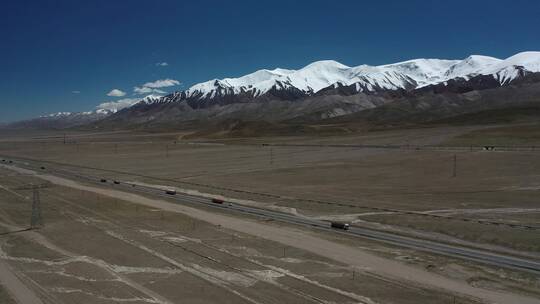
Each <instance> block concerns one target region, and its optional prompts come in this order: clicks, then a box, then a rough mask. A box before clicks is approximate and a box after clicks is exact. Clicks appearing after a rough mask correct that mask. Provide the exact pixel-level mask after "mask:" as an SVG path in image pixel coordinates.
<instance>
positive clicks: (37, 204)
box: [30, 186, 43, 229]
mask: <svg viewBox="0 0 540 304" xmlns="http://www.w3.org/2000/svg"><path fill="white" fill-rule="evenodd" d="M33 192H34V200H33V202H32V217H31V218H30V227H31V228H32V229H35V228H39V227H40V226H43V218H42V217H41V201H40V199H39V189H38V187H36V186H34V189H33Z"/></svg>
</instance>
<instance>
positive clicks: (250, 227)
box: [16, 169, 540, 304]
mask: <svg viewBox="0 0 540 304" xmlns="http://www.w3.org/2000/svg"><path fill="white" fill-rule="evenodd" d="M16 170H17V171H19V172H20V173H26V174H34V172H33V171H29V170H24V169H16ZM37 177H39V178H42V179H45V180H47V181H49V182H52V183H54V184H58V185H62V186H66V187H70V188H74V189H80V190H85V191H90V192H95V193H99V194H101V195H106V196H109V197H115V198H119V199H122V200H127V201H131V202H134V203H137V204H141V205H146V206H150V207H153V208H159V209H162V210H166V211H170V212H178V213H183V214H187V215H189V216H190V217H193V218H196V219H200V220H204V221H206V222H210V223H212V224H217V225H221V226H222V227H225V228H229V229H233V230H237V231H241V232H244V233H248V234H252V235H255V236H258V237H261V238H264V239H269V240H273V241H277V242H279V243H282V244H286V245H289V246H293V247H296V248H301V249H304V250H307V251H310V252H313V253H316V254H318V255H320V256H324V257H327V258H330V259H333V260H337V261H340V262H343V263H347V264H349V265H351V266H354V267H357V268H360V269H363V270H366V271H369V272H374V273H377V274H380V275H383V276H386V277H390V278H395V279H400V280H408V281H412V282H415V283H417V284H420V285H422V286H429V287H434V288H438V289H443V290H449V291H452V292H456V293H459V294H463V295H467V296H470V297H475V298H481V299H483V300H486V301H488V302H492V303H524V304H528V303H531V304H532V303H540V299H535V298H531V297H526V296H521V295H517V294H510V293H502V292H497V291H491V290H486V289H481V288H476V287H472V286H469V285H467V284H466V283H464V282H459V281H454V280H451V279H448V278H445V277H442V276H439V275H436V274H433V273H429V272H426V271H424V270H420V269H418V268H415V267H411V266H407V265H404V264H402V263H399V262H396V261H392V260H389V259H385V258H381V257H377V256H375V255H372V254H370V253H367V252H365V251H363V250H360V249H357V248H353V247H349V246H345V245H341V244H337V243H334V242H330V241H327V240H324V239H321V238H319V237H317V236H315V235H313V234H311V233H308V232H305V231H300V230H296V229H290V228H283V227H276V226H273V225H265V224H261V223H257V222H254V221H250V220H244V219H238V218H235V217H230V216H226V215H220V214H214V213H211V212H207V211H203V210H199V209H195V208H190V207H185V206H182V205H177V204H173V203H169V202H166V201H163V200H157V199H149V198H146V197H143V196H139V195H134V194H130V193H126V192H121V191H117V190H110V189H102V188H97V187H90V186H85V185H82V184H79V183H77V182H74V181H70V180H67V179H63V178H59V177H55V176H51V175H37Z"/></svg>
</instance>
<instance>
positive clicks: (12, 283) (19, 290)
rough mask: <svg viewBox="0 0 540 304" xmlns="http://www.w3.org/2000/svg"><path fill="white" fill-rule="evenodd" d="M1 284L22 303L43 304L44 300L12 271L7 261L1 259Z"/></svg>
mask: <svg viewBox="0 0 540 304" xmlns="http://www.w3.org/2000/svg"><path fill="white" fill-rule="evenodd" d="M0 285H2V286H4V287H5V288H6V289H7V290H8V291H9V293H10V295H11V296H12V297H13V298H14V299H15V301H17V303H21V304H43V302H42V301H41V300H40V299H39V298H38V297H37V296H36V294H34V292H33V291H32V290H30V289H29V288H28V287H26V285H24V283H23V282H21V280H19V278H18V277H17V276H16V275H15V273H13V272H12V271H11V268H10V267H9V265H7V263H5V262H4V261H2V260H0Z"/></svg>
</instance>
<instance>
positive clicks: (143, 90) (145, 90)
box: [133, 87, 167, 94]
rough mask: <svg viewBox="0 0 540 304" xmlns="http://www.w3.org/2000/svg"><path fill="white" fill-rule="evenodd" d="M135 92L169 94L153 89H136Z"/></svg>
mask: <svg viewBox="0 0 540 304" xmlns="http://www.w3.org/2000/svg"><path fill="white" fill-rule="evenodd" d="M133 92H135V93H136V94H149V93H157V94H167V92H165V91H163V90H159V89H152V88H149V87H134V88H133Z"/></svg>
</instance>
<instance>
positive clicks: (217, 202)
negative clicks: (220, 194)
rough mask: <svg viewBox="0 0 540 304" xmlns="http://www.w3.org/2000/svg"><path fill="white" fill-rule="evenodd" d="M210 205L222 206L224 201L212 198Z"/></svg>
mask: <svg viewBox="0 0 540 304" xmlns="http://www.w3.org/2000/svg"><path fill="white" fill-rule="evenodd" d="M212 203H214V204H223V203H224V201H223V200H222V199H219V198H213V199H212Z"/></svg>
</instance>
